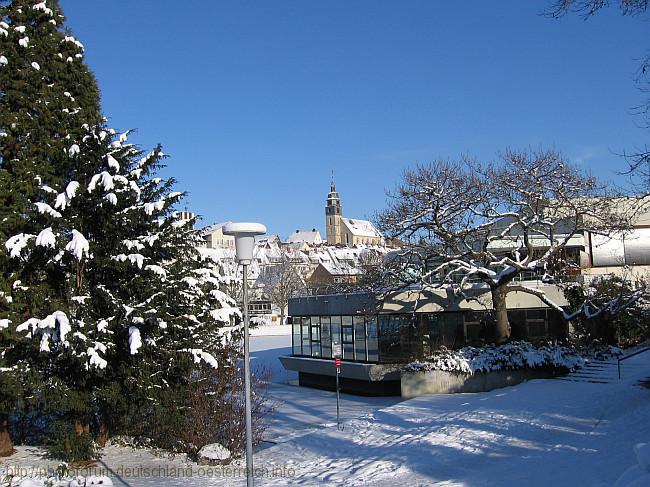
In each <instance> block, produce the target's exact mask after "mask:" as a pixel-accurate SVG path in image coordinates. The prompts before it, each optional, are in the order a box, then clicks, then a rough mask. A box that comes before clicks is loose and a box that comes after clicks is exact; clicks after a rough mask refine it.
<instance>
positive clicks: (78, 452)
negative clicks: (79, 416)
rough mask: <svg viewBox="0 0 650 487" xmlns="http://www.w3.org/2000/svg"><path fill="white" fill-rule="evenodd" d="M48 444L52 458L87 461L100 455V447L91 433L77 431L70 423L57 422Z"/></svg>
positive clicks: (77, 461)
mask: <svg viewBox="0 0 650 487" xmlns="http://www.w3.org/2000/svg"><path fill="white" fill-rule="evenodd" d="M46 446H47V454H48V456H49V457H50V458H53V459H56V460H61V461H63V462H67V463H79V462H87V461H91V460H97V459H98V458H99V457H100V452H99V448H97V445H96V443H95V442H94V440H93V437H92V436H91V435H90V433H88V432H86V431H81V432H77V431H75V429H74V428H73V427H72V426H71V425H68V424H63V423H60V424H57V425H56V426H55V427H54V429H53V431H52V433H51V435H50V437H49V439H48V442H47V445H46Z"/></svg>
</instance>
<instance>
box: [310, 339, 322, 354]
mask: <svg viewBox="0 0 650 487" xmlns="http://www.w3.org/2000/svg"><path fill="white" fill-rule="evenodd" d="M311 356H312V357H320V356H321V349H320V342H311Z"/></svg>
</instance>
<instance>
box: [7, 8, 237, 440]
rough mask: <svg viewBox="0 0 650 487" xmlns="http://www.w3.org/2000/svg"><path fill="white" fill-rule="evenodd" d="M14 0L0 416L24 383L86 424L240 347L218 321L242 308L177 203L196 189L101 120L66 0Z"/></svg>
mask: <svg viewBox="0 0 650 487" xmlns="http://www.w3.org/2000/svg"><path fill="white" fill-rule="evenodd" d="M0 6H1V8H2V22H3V23H2V24H0V27H1V30H0V49H1V51H0V56H1V57H0V90H1V95H2V96H0V128H1V137H0V144H1V147H0V150H1V154H2V160H1V161H0V162H1V165H0V189H1V190H2V191H1V192H0V197H1V198H3V205H1V206H0V211H1V212H2V213H1V214H0V237H1V243H2V247H3V248H4V250H5V252H0V265H1V269H2V276H1V278H0V291H2V292H3V296H2V297H3V299H2V300H0V319H1V320H2V321H0V324H1V326H0V328H1V330H0V333H1V334H2V336H1V338H2V342H0V345H1V346H2V355H0V361H1V362H0V380H1V381H2V383H3V386H4V385H5V384H6V385H7V389H5V388H4V387H3V393H5V392H6V393H7V394H6V395H3V399H4V401H3V402H2V403H1V404H0V407H2V408H3V409H1V410H0V419H3V420H5V419H6V418H7V415H8V414H9V413H10V412H11V409H12V405H14V406H15V404H16V399H17V397H16V396H17V395H18V394H19V393H20V387H18V386H19V385H21V384H26V385H27V386H28V390H29V391H28V393H29V394H31V395H32V396H33V395H37V396H39V397H40V398H46V399H47V402H48V403H49V404H50V409H49V412H50V417H53V418H59V419H61V420H63V421H64V423H65V424H67V425H68V426H70V425H71V424H74V425H75V429H76V430H77V433H78V434H79V435H80V436H82V435H85V434H86V432H87V431H88V430H89V427H90V421H91V419H93V418H94V417H95V414H96V413H97V412H100V413H102V420H103V421H102V424H103V426H106V425H107V424H111V423H115V424H123V423H124V421H122V418H119V415H120V413H121V412H122V411H123V410H124V408H122V409H120V408H119V407H118V406H120V405H124V404H126V403H128V404H133V405H135V408H133V410H134V411H136V412H137V411H138V409H137V407H138V406H140V405H147V406H148V405H151V404H152V403H155V402H156V401H157V399H156V394H157V392H158V391H161V390H171V391H176V390H177V389H178V386H179V384H183V383H184V382H187V380H188V376H189V375H190V374H191V373H192V370H194V369H196V368H198V367H201V366H203V364H205V363H208V364H210V366H215V365H216V364H217V363H219V362H220V361H223V362H224V363H226V362H228V361H230V362H232V361H233V360H234V359H233V353H234V352H233V350H234V347H232V346H228V344H227V343H226V342H225V339H224V338H223V337H222V336H221V335H220V334H219V333H217V331H218V329H219V328H220V327H222V326H224V325H226V324H229V317H230V315H231V314H232V313H236V310H235V309H234V308H231V307H230V306H231V305H232V304H233V303H232V302H230V301H228V299H227V297H226V296H225V295H224V294H223V293H221V292H220V291H219V289H218V284H219V282H218V280H217V279H216V275H214V273H213V272H212V271H210V270H206V269H203V267H202V264H201V262H200V260H199V258H198V255H197V253H196V251H195V250H194V249H193V233H192V231H191V222H181V221H179V220H178V219H176V218H175V217H174V216H173V214H172V210H171V208H172V206H173V204H174V203H176V202H177V201H178V200H179V199H180V198H181V196H182V195H181V194H180V193H173V192H172V185H173V181H162V180H160V179H157V178H154V177H153V173H154V172H155V170H156V169H157V168H158V166H159V163H160V159H161V157H162V156H163V155H162V153H161V152H160V150H159V149H156V150H154V151H152V152H151V153H150V154H148V155H144V156H143V154H141V153H140V151H139V150H138V149H136V148H135V147H133V146H131V145H129V144H127V143H126V139H127V134H122V135H121V136H119V137H117V136H115V134H114V132H112V131H110V130H108V129H106V128H105V127H104V126H103V121H102V118H101V116H100V112H99V108H98V107H99V101H98V89H97V86H96V83H95V80H94V78H93V76H92V75H91V74H90V72H89V71H88V69H87V67H86V66H85V65H84V64H83V47H82V46H81V44H80V43H79V42H78V41H77V40H76V39H74V38H73V37H72V36H71V35H70V34H69V33H66V32H63V31H62V22H63V17H62V15H61V13H60V9H59V7H58V4H57V3H56V2H55V1H50V0H47V1H46V2H41V3H32V2H24V1H13V2H7V1H5V2H1V3H0ZM211 352H212V353H211ZM27 370H28V371H29V374H27V373H21V371H27ZM16 379H20V380H16ZM9 385H11V387H9ZM10 391H14V392H15V393H14V394H12V395H11V397H10V394H9V392H10ZM127 393H128V395H126V394H127ZM125 396H126V397H128V401H125V400H124V397H125ZM140 411H141V410H140ZM110 413H113V414H110ZM2 424H3V425H4V424H5V423H4V421H3V423H2ZM1 432H2V430H0V433H1ZM104 436H105V435H104ZM0 438H2V437H0ZM9 445H10V442H9Z"/></svg>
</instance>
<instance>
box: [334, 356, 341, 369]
mask: <svg viewBox="0 0 650 487" xmlns="http://www.w3.org/2000/svg"><path fill="white" fill-rule="evenodd" d="M334 366H335V367H336V368H337V369H338V368H340V367H341V359H340V358H338V357H336V358H335V359H334Z"/></svg>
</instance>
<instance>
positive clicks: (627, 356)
mask: <svg viewBox="0 0 650 487" xmlns="http://www.w3.org/2000/svg"><path fill="white" fill-rule="evenodd" d="M648 350H650V347H644V348H642V349H640V350H637V351H636V352H634V353H631V354H629V355H626V356H625V357H621V358H619V359H618V380H621V362H623V361H625V360H627V359H629V358H632V357H634V356H636V355H639V354H641V353H644V352H647V351H648Z"/></svg>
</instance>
